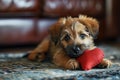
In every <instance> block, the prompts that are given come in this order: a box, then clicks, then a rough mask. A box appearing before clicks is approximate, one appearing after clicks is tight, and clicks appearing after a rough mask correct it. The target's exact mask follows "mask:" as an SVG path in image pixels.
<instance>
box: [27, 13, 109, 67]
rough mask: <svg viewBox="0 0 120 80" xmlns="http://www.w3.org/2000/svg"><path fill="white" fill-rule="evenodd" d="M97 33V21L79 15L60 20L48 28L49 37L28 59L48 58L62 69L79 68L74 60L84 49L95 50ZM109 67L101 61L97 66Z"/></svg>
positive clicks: (107, 62) (106, 61)
mask: <svg viewBox="0 0 120 80" xmlns="http://www.w3.org/2000/svg"><path fill="white" fill-rule="evenodd" d="M98 31H99V24H98V21H97V20H96V19H93V18H91V17H87V16H84V15H80V16H79V17H75V18H72V17H67V18H60V19H59V20H58V21H57V22H56V23H55V24H54V25H52V26H51V27H50V29H49V32H50V36H49V37H47V38H45V39H44V40H43V41H42V42H41V44H40V45H38V47H37V48H35V49H34V50H33V51H32V52H31V53H30V54H29V56H28V58H29V59H30V60H36V59H38V60H39V61H42V60H44V59H45V58H47V57H46V56H49V57H50V59H51V60H52V62H53V63H54V64H56V65H57V66H59V67H62V68H64V69H77V68H80V65H79V64H78V62H77V61H76V59H75V58H76V57H78V56H79V55H81V54H82V53H83V52H84V51H85V50H86V49H89V50H92V49H94V48H96V47H95V46H94V39H95V38H96V36H97V34H98ZM110 65H111V61H109V60H107V59H103V60H102V62H101V63H100V64H99V65H98V66H101V67H109V66H110Z"/></svg>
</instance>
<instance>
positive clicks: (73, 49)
mask: <svg viewBox="0 0 120 80" xmlns="http://www.w3.org/2000/svg"><path fill="white" fill-rule="evenodd" d="M65 50H66V52H67V55H68V56H69V57H71V58H77V57H79V56H80V55H81V54H82V53H83V50H81V49H80V47H79V46H77V45H74V46H67V47H66V49H65Z"/></svg>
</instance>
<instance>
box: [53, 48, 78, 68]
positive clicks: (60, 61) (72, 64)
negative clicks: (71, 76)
mask: <svg viewBox="0 0 120 80" xmlns="http://www.w3.org/2000/svg"><path fill="white" fill-rule="evenodd" d="M53 63H54V64H56V65H57V66H59V67H62V68H64V69H77V68H79V63H78V62H77V61H76V60H75V59H72V58H70V57H68V56H67V55H66V54H65V53H64V52H62V50H61V51H59V52H58V53H55V54H54V56H53Z"/></svg>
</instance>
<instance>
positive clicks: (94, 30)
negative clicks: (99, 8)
mask: <svg viewBox="0 0 120 80" xmlns="http://www.w3.org/2000/svg"><path fill="white" fill-rule="evenodd" d="M79 19H80V22H81V23H83V24H84V25H85V26H86V28H87V29H88V31H89V32H90V35H92V36H93V38H94V39H95V38H96V37H97V34H98V32H99V23H98V21H97V20H96V19H94V18H91V17H87V16H84V15H80V16H79Z"/></svg>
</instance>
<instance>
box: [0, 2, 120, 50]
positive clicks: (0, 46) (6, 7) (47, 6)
mask: <svg viewBox="0 0 120 80" xmlns="http://www.w3.org/2000/svg"><path fill="white" fill-rule="evenodd" d="M79 14H85V15H88V16H91V17H94V18H96V19H97V20H98V21H99V23H100V32H99V35H98V38H97V40H96V41H97V42H98V43H106V42H107V43H108V42H110V43H114V44H117V45H118V44H119V43H120V0H0V51H3V50H5V49H11V48H13V49H17V48H19V49H20V48H22V49H23V48H24V49H26V48H28V47H29V48H30V47H33V46H36V45H37V44H38V43H40V41H41V40H42V39H43V38H44V37H45V36H46V35H47V34H48V28H49V27H50V26H51V25H52V24H53V23H55V22H56V21H57V20H58V18H60V17H67V16H72V17H77V16H78V15H79ZM108 44H109V43H108Z"/></svg>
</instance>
